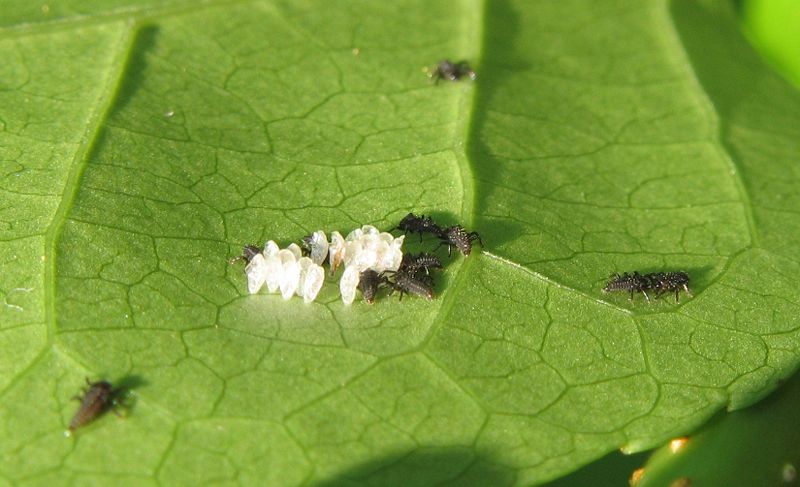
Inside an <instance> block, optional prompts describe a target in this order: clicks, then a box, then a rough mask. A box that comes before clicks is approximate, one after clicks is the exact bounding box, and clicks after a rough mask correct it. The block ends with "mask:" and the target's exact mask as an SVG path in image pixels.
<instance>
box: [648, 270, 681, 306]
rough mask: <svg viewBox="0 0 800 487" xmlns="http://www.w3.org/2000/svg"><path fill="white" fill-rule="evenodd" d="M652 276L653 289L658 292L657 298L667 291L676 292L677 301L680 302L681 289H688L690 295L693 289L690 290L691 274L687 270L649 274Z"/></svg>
mask: <svg viewBox="0 0 800 487" xmlns="http://www.w3.org/2000/svg"><path fill="white" fill-rule="evenodd" d="M647 277H649V278H650V282H651V286H652V289H654V290H655V292H656V298H660V297H661V296H663V295H664V294H666V293H671V292H675V302H676V303H679V302H680V298H679V294H680V292H681V291H686V294H688V295H689V296H691V295H692V291H690V290H689V274H687V273H685V272H656V273H654V274H648V275H647Z"/></svg>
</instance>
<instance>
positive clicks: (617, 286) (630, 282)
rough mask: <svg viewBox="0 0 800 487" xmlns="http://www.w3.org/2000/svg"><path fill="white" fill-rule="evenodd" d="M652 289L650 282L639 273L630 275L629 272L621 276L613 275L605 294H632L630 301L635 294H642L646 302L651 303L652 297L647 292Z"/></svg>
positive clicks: (607, 284) (605, 288) (604, 289)
mask: <svg viewBox="0 0 800 487" xmlns="http://www.w3.org/2000/svg"><path fill="white" fill-rule="evenodd" d="M649 289H650V284H649V281H648V280H647V279H646V278H645V277H644V276H643V275H641V274H639V273H638V272H634V273H633V274H628V273H627V272H625V273H623V274H622V275H620V274H612V275H611V278H610V280H609V281H608V282H607V283H606V285H605V287H604V288H603V292H604V293H612V292H617V291H627V292H630V294H631V296H630V299H633V293H635V292H637V293H642V294H644V297H645V299H646V300H648V301H650V296H648V295H647V291H648V290H649Z"/></svg>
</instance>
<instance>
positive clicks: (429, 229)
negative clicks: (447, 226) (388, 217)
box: [392, 213, 442, 242]
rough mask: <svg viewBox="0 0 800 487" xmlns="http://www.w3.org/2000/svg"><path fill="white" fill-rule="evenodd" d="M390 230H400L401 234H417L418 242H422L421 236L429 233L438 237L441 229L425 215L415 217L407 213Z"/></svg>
mask: <svg viewBox="0 0 800 487" xmlns="http://www.w3.org/2000/svg"><path fill="white" fill-rule="evenodd" d="M392 230H402V231H403V233H406V234H407V233H419V241H420V242H422V235H423V234H425V233H431V234H434V235H439V234H440V233H441V231H442V227H440V226H439V225H437V224H436V222H434V221H433V218H431V217H429V216H425V215H420V216H417V215H415V214H413V213H409V214H408V215H406V216H404V217H403V219H402V220H400V223H398V224H397V226H396V227H394V228H392Z"/></svg>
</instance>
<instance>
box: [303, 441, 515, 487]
mask: <svg viewBox="0 0 800 487" xmlns="http://www.w3.org/2000/svg"><path fill="white" fill-rule="evenodd" d="M514 480H515V475H514V472H513V471H512V470H510V469H508V468H506V467H503V466H501V465H500V464H498V463H496V462H495V461H494V460H493V459H492V458H491V457H490V456H488V455H485V454H476V453H475V452H474V451H473V450H472V449H471V448H459V447H451V448H441V449H429V450H427V451H414V452H408V453H398V454H396V455H392V456H388V457H385V458H382V459H379V460H374V461H371V462H367V463H363V464H361V465H358V466H356V467H354V468H352V469H350V470H348V471H346V472H344V473H342V474H340V475H339V476H338V477H336V478H334V479H332V480H329V481H325V482H320V483H316V484H313V485H314V487H357V486H376V487H377V486H381V487H393V486H397V487H400V486H402V487H423V486H433V485H436V486H452V487H455V486H467V487H469V486H476V487H477V486H493V487H494V486H498V487H501V486H504V485H512V484H513V483H514Z"/></svg>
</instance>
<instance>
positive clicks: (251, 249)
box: [228, 245, 264, 265]
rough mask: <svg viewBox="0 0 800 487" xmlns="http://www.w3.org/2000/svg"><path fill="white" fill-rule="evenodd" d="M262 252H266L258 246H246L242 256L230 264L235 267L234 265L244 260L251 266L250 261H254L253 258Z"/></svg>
mask: <svg viewBox="0 0 800 487" xmlns="http://www.w3.org/2000/svg"><path fill="white" fill-rule="evenodd" d="M262 250H264V249H262V248H261V247H259V246H258V245H245V246H244V248H243V249H242V255H239V256H237V257H234V258H232V259H231V260H229V261H228V262H229V263H230V264H231V265H233V264H235V263H237V262H239V261H240V260H243V261H244V262H245V264H249V263H250V261H251V260H253V257H255V256H256V255H258V254H260V253H261V251H262Z"/></svg>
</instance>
